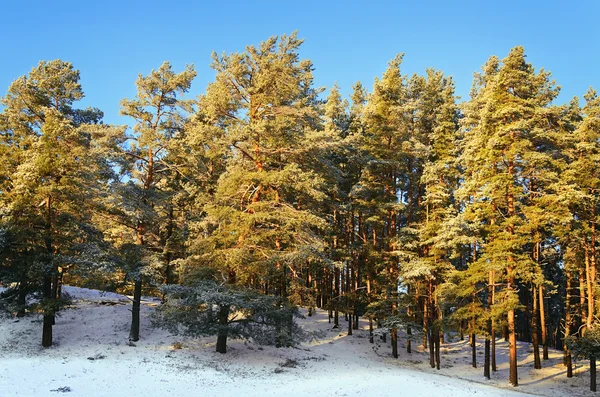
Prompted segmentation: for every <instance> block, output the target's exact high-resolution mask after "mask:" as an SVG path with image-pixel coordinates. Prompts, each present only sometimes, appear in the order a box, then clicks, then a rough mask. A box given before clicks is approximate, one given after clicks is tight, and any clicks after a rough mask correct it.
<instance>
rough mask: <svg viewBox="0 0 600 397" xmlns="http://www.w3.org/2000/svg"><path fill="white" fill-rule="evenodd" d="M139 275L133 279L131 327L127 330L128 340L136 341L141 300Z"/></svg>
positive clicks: (138, 330) (138, 336)
mask: <svg viewBox="0 0 600 397" xmlns="http://www.w3.org/2000/svg"><path fill="white" fill-rule="evenodd" d="M141 277H142V276H141V275H140V276H139V278H138V279H137V280H135V285H134V287H133V304H132V308H131V329H130V330H129V340H130V341H133V342H137V341H138V340H140V307H141V302H142V279H141Z"/></svg>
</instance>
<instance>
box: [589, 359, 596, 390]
mask: <svg viewBox="0 0 600 397" xmlns="http://www.w3.org/2000/svg"><path fill="white" fill-rule="evenodd" d="M590 390H591V391H596V357H592V358H591V359H590Z"/></svg>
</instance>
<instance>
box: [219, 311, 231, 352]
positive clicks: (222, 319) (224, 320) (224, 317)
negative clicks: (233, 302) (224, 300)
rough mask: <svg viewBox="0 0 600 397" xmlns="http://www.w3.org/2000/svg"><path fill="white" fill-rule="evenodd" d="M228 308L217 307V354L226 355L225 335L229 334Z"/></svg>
mask: <svg viewBox="0 0 600 397" xmlns="http://www.w3.org/2000/svg"><path fill="white" fill-rule="evenodd" d="M228 324H229V306H221V307H219V332H218V334H217V353H222V354H225V353H227V335H228V334H229V328H228Z"/></svg>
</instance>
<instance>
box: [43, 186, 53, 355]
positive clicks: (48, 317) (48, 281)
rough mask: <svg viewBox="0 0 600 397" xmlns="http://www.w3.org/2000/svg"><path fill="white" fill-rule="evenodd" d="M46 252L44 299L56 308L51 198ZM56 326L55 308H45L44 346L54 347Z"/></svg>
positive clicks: (45, 302) (47, 208) (47, 199)
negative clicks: (53, 280)
mask: <svg viewBox="0 0 600 397" xmlns="http://www.w3.org/2000/svg"><path fill="white" fill-rule="evenodd" d="M45 240H46V241H45V244H46V252H47V254H48V261H49V262H50V263H49V264H48V267H47V268H46V269H45V271H44V280H43V284H42V297H43V299H44V304H45V305H52V306H54V305H53V304H54V302H55V300H53V299H52V296H53V295H52V279H53V273H54V272H53V270H54V263H53V260H52V258H53V256H54V250H53V248H52V207H51V200H50V197H48V198H46V236H45ZM53 324H54V308H53V307H52V308H48V307H46V308H44V322H43V325H42V346H43V347H50V346H52V325H53Z"/></svg>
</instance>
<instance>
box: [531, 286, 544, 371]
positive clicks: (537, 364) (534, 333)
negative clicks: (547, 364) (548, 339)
mask: <svg viewBox="0 0 600 397" xmlns="http://www.w3.org/2000/svg"><path fill="white" fill-rule="evenodd" d="M536 289H537V288H536V287H535V286H534V287H533V294H532V297H533V313H531V343H532V344H533V368H534V369H541V368H542V362H541V360H540V343H539V335H538V321H537V320H538V314H539V310H538V298H537V294H536V292H537V291H536Z"/></svg>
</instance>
